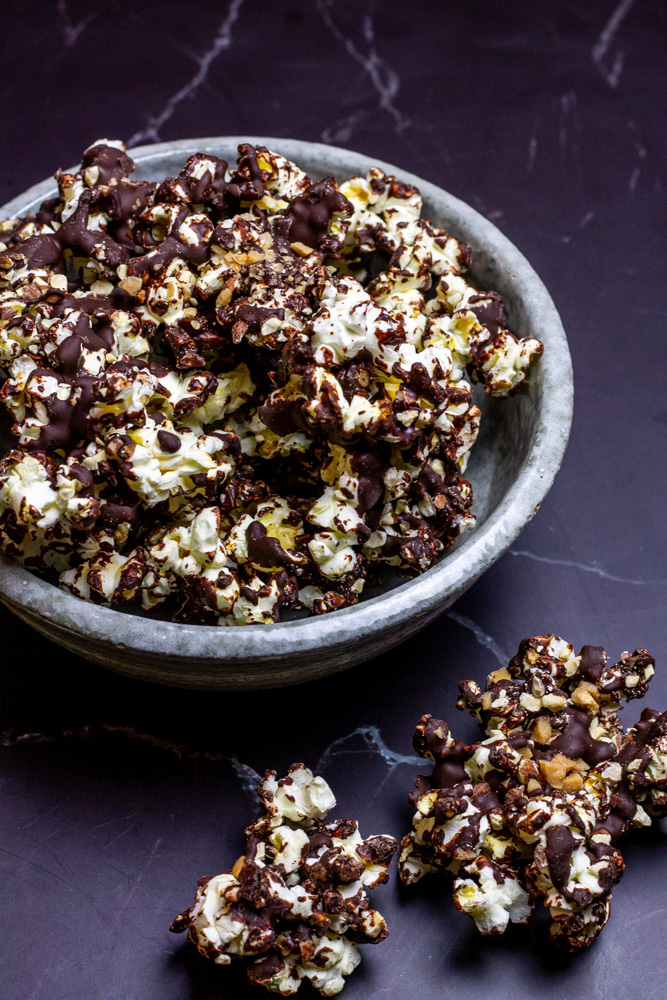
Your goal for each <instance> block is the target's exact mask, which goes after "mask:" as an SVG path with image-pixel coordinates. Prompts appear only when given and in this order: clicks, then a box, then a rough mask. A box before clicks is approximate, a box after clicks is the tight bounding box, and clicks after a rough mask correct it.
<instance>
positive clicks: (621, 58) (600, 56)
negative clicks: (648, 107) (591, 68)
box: [591, 0, 635, 89]
mask: <svg viewBox="0 0 667 1000" xmlns="http://www.w3.org/2000/svg"><path fill="white" fill-rule="evenodd" d="M634 2H635V0H621V2H620V3H619V4H618V6H617V7H615V8H614V11H613V12H612V15H611V17H610V18H609V20H608V21H607V23H606V24H605V26H604V28H603V29H602V31H601V32H600V35H599V36H598V39H597V41H596V42H595V45H594V46H593V49H592V52H591V55H592V57H593V62H594V63H595V65H596V66H597V68H598V69H599V70H600V72H601V73H602V76H603V77H604V79H605V80H606V81H607V83H608V84H609V86H610V87H611V88H612V89H614V88H615V87H617V86H618V81H619V80H620V78H621V73H622V72H623V65H624V63H625V52H624V51H623V49H618V50H617V52H616V55H615V56H614V58H613V61H612V63H611V66H610V65H609V64H608V61H607V60H606V58H605V56H606V55H607V52H608V51H609V47H610V46H611V43H612V42H613V40H614V38H615V36H616V33H617V31H618V29H619V28H620V26H621V24H622V22H623V21H624V19H625V18H626V17H627V14H628V12H629V10H630V8H631V7H632V6H633V4H634Z"/></svg>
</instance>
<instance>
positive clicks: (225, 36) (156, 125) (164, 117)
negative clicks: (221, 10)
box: [127, 0, 244, 148]
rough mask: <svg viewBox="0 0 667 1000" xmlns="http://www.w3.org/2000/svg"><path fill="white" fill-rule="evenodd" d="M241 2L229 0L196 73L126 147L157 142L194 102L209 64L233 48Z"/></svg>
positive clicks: (199, 60)
mask: <svg viewBox="0 0 667 1000" xmlns="http://www.w3.org/2000/svg"><path fill="white" fill-rule="evenodd" d="M243 4H244V0H231V2H230V4H229V6H228V7H227V13H226V14H225V17H224V19H223V20H222V22H221V23H220V27H219V28H218V31H217V33H216V35H215V38H214V39H213V42H212V43H211V45H210V47H209V48H208V49H207V50H206V52H204V54H203V55H201V56H198V57H197V71H196V73H195V74H194V75H193V76H192V77H191V79H189V80H188V81H187V83H184V84H183V86H182V87H181V88H180V89H179V90H177V91H176V93H175V94H172V95H171V97H169V99H168V100H167V101H166V102H165V104H164V105H163V107H162V109H161V110H160V111H158V112H157V114H155V115H153V116H152V117H151V118H149V119H148V123H147V125H146V126H145V127H144V128H143V129H139V131H138V132H135V133H134V135H133V136H131V137H130V138H129V139H128V140H127V145H128V147H130V148H131V147H132V146H139V145H140V144H141V143H143V142H159V141H160V138H161V135H160V130H161V129H162V127H163V125H165V124H166V122H168V121H169V119H170V118H171V116H172V115H173V113H174V111H175V110H176V108H177V107H178V105H179V104H181V102H182V101H184V100H185V99H186V98H193V97H194V96H195V94H196V93H197V91H198V90H199V88H200V87H201V85H202V83H203V82H204V80H205V79H206V77H207V76H208V73H209V70H210V68H211V65H212V63H213V62H214V61H215V60H216V59H217V57H218V56H219V55H220V53H221V52H224V51H225V50H226V49H228V48H229V47H230V45H231V44H232V28H233V26H234V23H235V22H236V20H237V18H238V16H239V12H240V10H241V7H242V6H243Z"/></svg>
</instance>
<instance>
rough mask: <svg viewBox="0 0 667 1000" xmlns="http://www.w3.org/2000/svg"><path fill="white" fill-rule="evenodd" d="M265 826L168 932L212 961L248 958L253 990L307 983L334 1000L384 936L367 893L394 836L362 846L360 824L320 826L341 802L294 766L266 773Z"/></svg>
mask: <svg viewBox="0 0 667 1000" xmlns="http://www.w3.org/2000/svg"><path fill="white" fill-rule="evenodd" d="M258 794H259V798H260V801H261V803H262V807H263V810H264V811H263V814H262V815H261V816H260V818H259V819H258V820H257V821H256V822H255V823H253V824H252V825H251V826H249V827H248V828H247V829H246V837H247V845H246V851H245V854H244V855H243V856H242V857H240V858H239V859H238V861H237V862H236V864H235V865H234V866H233V868H232V870H231V872H230V873H228V874H224V875H217V876H215V877H213V878H202V879H200V880H199V888H198V889H197V895H196V899H195V903H194V906H192V907H191V908H190V909H188V910H186V911H185V912H184V913H182V914H180V916H178V917H176V919H175V920H174V922H173V924H172V926H171V930H172V931H175V932H179V931H184V930H187V931H188V935H189V938H190V940H191V941H192V942H193V943H194V944H195V945H196V946H197V949H198V951H199V952H200V953H201V954H202V955H204V956H205V957H206V958H211V959H213V961H214V962H216V963H217V964H219V965H228V964H229V963H230V962H231V960H232V958H233V957H241V958H245V959H248V960H249V964H248V968H247V974H248V979H249V980H250V982H251V983H254V984H255V985H258V986H265V987H266V989H267V990H269V991H270V992H272V993H280V994H282V995H283V996H289V995H291V994H292V993H296V991H297V990H298V989H299V987H300V986H301V983H302V981H303V980H304V979H308V980H310V982H311V983H312V985H313V986H314V987H315V988H316V989H317V990H319V992H320V993H321V994H322V995H323V996H334V995H335V994H336V993H339V992H340V991H341V990H342V988H343V986H344V985H345V978H344V977H345V976H349V975H350V973H351V972H353V971H354V969H355V968H356V967H357V965H358V964H359V961H360V956H359V951H358V947H357V946H358V945H359V944H367V943H371V944H376V943H377V942H378V941H382V940H383V939H384V938H385V937H386V936H387V934H388V931H387V925H386V923H385V921H384V918H383V917H382V916H381V914H379V913H378V912H377V910H373V909H371V908H370V905H369V902H368V898H367V896H366V892H365V890H366V889H367V888H371V889H373V888H375V887H376V886H378V885H381V884H382V883H383V882H386V881H387V879H388V878H389V875H388V874H387V869H388V868H389V866H390V864H391V860H392V858H393V856H394V854H395V852H396V851H397V850H398V844H397V842H396V841H395V840H394V838H393V837H385V836H374V837H368V838H367V839H366V840H363V839H362V837H361V834H360V833H359V830H358V824H357V822H356V820H334V821H330V822H325V821H324V818H325V816H326V815H327V813H328V812H329V810H330V809H333V807H334V806H335V805H336V800H335V798H334V796H333V794H332V792H331V789H330V788H329V786H328V784H327V783H326V781H325V780H324V779H323V778H320V777H314V776H313V774H312V772H311V771H310V770H308V768H307V767H305V766H304V765H303V764H293V765H292V766H291V767H290V769H289V772H288V774H287V776H286V777H285V778H281V779H280V780H278V779H277V775H276V772H275V771H267V772H266V775H265V777H264V780H263V781H262V782H261V784H260V785H259V789H258Z"/></svg>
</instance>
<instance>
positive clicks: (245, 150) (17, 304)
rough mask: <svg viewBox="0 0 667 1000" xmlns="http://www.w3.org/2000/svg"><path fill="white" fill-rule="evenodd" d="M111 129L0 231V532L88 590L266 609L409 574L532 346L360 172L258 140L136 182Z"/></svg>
mask: <svg viewBox="0 0 667 1000" xmlns="http://www.w3.org/2000/svg"><path fill="white" fill-rule="evenodd" d="M133 171H134V164H133V162H132V160H131V158H130V157H129V156H128V154H127V153H126V152H125V150H124V148H123V146H122V144H121V143H118V142H108V141H106V140H100V141H99V142H96V143H94V144H93V145H92V146H91V147H90V148H89V149H87V150H86V151H85V153H84V157H83V162H82V164H81V167H80V169H79V170H78V171H76V172H75V173H72V174H66V173H63V172H62V171H58V173H57V174H56V180H57V182H58V195H57V196H56V197H55V198H52V199H50V200H49V201H47V202H45V203H44V204H43V205H42V206H41V208H40V209H39V211H37V212H36V213H35V214H34V215H29V216H26V217H24V218H20V219H10V220H8V221H7V222H4V223H0V366H2V369H1V370H2V371H4V373H5V375H6V378H5V380H4V384H3V385H2V389H1V390H0V399H1V401H2V403H3V404H4V406H5V408H6V410H7V412H8V414H9V416H10V418H11V421H12V424H13V427H12V431H13V434H14V436H15V438H16V443H15V447H14V448H13V449H12V450H10V451H9V452H8V453H7V454H6V455H5V457H4V459H3V460H2V462H1V463H0V547H1V548H2V551H3V552H4V553H5V554H7V555H9V556H11V557H12V558H13V559H16V560H17V561H19V562H21V563H23V565H25V566H26V567H27V568H28V569H30V570H32V571H34V572H37V573H40V574H43V575H45V576H46V577H47V578H49V579H51V580H52V581H53V582H57V583H59V585H60V586H61V587H63V588H66V589H67V590H69V591H71V592H72V593H73V594H76V595H77V596H79V597H81V598H84V599H86V600H91V601H95V602H99V603H105V604H109V603H110V604H113V605H119V606H126V605H130V604H134V605H137V606H139V607H140V608H142V609H143V610H144V611H145V612H152V611H156V613H158V614H160V615H161V616H163V617H167V618H170V619H172V620H174V621H183V622H202V623H209V624H220V625H236V624H241V625H242V624H250V623H270V622H274V621H278V620H280V617H281V614H282V612H283V610H284V609H285V610H286V609H288V608H291V609H294V610H296V611H299V610H303V609H308V610H310V611H312V612H315V613H324V612H327V611H331V610H335V609H337V608H341V607H345V606H347V605H350V604H354V603H355V602H356V601H357V600H358V599H359V595H360V594H361V592H362V591H363V589H364V587H365V586H366V585H367V583H369V582H370V583H373V582H376V581H377V580H379V579H380V575H381V573H382V571H383V569H386V567H392V568H393V569H394V570H395V571H398V572H402V573H419V572H422V571H424V570H426V569H428V567H429V566H431V565H432V564H433V562H434V561H435V560H436V559H437V558H438V556H439V555H440V553H441V552H442V551H443V550H444V549H445V548H446V547H447V546H449V545H451V544H452V543H453V542H454V540H455V539H456V537H457V536H458V534H459V533H460V532H461V531H462V530H464V529H466V528H469V527H471V526H472V524H473V523H474V516H473V514H472V513H471V506H472V502H473V494H472V488H471V486H470V484H469V483H468V482H467V480H466V479H465V478H464V473H465V469H466V464H467V461H468V457H469V453H470V449H471V447H472V446H473V444H474V442H475V439H476V437H477V433H478V429H479V420H480V411H479V409H478V407H477V406H476V405H475V403H474V400H473V393H472V387H471V383H470V382H469V381H468V380H467V379H468V377H469V378H470V379H471V380H472V381H474V382H479V383H481V384H482V385H483V386H484V387H485V389H486V391H487V392H488V393H490V394H491V395H494V396H499V397H504V396H507V395H509V394H511V393H513V392H515V391H516V390H517V389H518V388H519V387H520V385H521V384H522V383H523V381H524V380H525V377H526V373H527V371H528V368H529V366H530V364H531V362H532V361H533V360H534V359H535V358H536V357H537V356H538V355H539V354H540V353H541V351H542V345H541V344H540V343H539V342H538V341H536V340H533V339H530V338H525V339H522V340H518V339H517V338H516V337H515V336H514V335H513V334H511V333H510V332H509V331H508V330H507V329H506V328H505V321H504V316H503V304H502V300H501V298H500V296H499V295H498V294H497V293H496V292H483V291H478V290H476V289H475V288H473V287H472V286H471V285H469V284H468V283H467V282H466V280H465V278H464V277H463V275H464V272H465V271H466V269H467V268H468V266H469V264H470V248H469V247H467V246H465V245H464V244H462V243H461V242H459V241H458V240H457V239H455V238H454V237H452V236H450V235H448V234H447V233H446V232H444V230H442V229H439V228H437V227H436V226H433V225H432V224H431V223H430V222H428V221H427V220H426V219H423V218H421V210H422V199H421V196H420V194H419V192H418V191H417V189H416V188H413V187H410V186H409V185H405V184H402V183H400V182H399V181H397V180H396V178H394V177H388V176H386V175H385V174H384V173H383V172H382V171H381V170H379V169H377V168H373V169H372V170H370V171H369V174H368V176H367V177H366V178H361V177H355V178H353V179H352V180H349V181H347V182H346V183H344V184H343V185H342V186H341V187H340V188H339V187H338V185H337V183H336V180H335V178H333V177H327V178H324V179H321V180H315V181H313V180H311V179H310V178H309V177H308V176H307V175H306V174H305V173H304V172H303V171H302V170H301V169H300V168H299V167H298V166H296V165H295V164H294V163H290V162H289V161H288V160H286V159H284V157H282V156H280V155H279V154H277V153H274V152H271V151H270V150H267V149H265V148H264V147H254V146H250V145H247V144H245V145H241V146H240V147H239V157H238V162H237V164H236V165H235V166H231V167H230V166H229V165H228V164H227V163H226V162H225V161H224V160H221V159H219V158H218V157H215V156H210V155H205V154H203V153H196V154H195V155H194V156H191V157H190V158H189V160H188V161H187V163H186V164H185V166H184V167H183V169H182V171H181V172H180V173H179V174H178V176H177V177H168V178H166V179H165V180H163V181H162V182H161V183H159V184H157V183H152V182H146V181H138V182H136V181H133V180H132V179H131V174H132V172H133Z"/></svg>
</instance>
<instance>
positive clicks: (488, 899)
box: [399, 635, 667, 949]
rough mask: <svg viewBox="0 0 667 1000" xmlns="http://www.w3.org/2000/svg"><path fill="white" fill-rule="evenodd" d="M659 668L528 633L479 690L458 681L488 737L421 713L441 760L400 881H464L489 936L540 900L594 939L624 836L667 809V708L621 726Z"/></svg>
mask: <svg viewBox="0 0 667 1000" xmlns="http://www.w3.org/2000/svg"><path fill="white" fill-rule="evenodd" d="M653 673H654V661H653V659H652V657H651V656H649V654H648V653H647V652H646V650H645V649H636V650H635V651H634V653H632V654H628V653H623V654H621V659H620V660H619V662H618V663H615V664H613V665H610V664H609V663H608V660H607V655H606V654H605V652H604V650H603V649H602V648H601V647H599V646H584V647H583V649H582V650H581V652H580V653H579V654H577V655H576V656H575V655H574V651H573V649H572V646H570V645H569V644H568V643H566V642H564V641H563V640H562V639H559V638H558V637H557V636H554V635H547V636H536V637H534V638H531V639H525V640H524V641H523V642H522V643H521V645H520V647H519V652H518V653H517V655H516V656H515V657H514V658H513V659H512V660H511V661H510V664H509V668H507V669H505V668H502V669H500V670H495V671H494V672H493V673H491V674H490V675H489V677H488V679H487V683H486V688H485V689H484V690H483V691H482V690H481V689H480V688H479V686H478V685H477V684H476V683H475V682H474V681H464V682H463V683H462V684H461V685H460V689H461V692H462V694H461V698H460V700H459V703H458V707H459V708H468V709H469V710H470V712H471V713H472V714H473V715H474V716H475V718H477V719H478V720H479V722H480V725H481V726H482V728H483V730H484V734H485V739H483V740H482V741H481V742H479V743H473V744H471V745H466V744H464V743H462V742H460V741H458V740H455V739H453V738H452V736H451V735H450V733H449V730H448V727H447V725H446V724H445V723H444V722H442V721H440V720H439V719H433V718H431V716H430V715H425V716H423V717H422V719H421V720H420V722H419V724H418V726H417V731H416V733H415V736H414V740H413V743H414V746H415V749H416V750H417V752H418V753H419V754H420V755H421V756H422V757H426V758H429V759H430V760H432V761H433V762H434V763H435V768H434V770H433V774H432V775H431V777H430V778H429V777H424V776H418V777H417V778H416V779H415V787H416V791H414V792H412V793H411V795H410V801H411V803H412V804H413V805H414V807H415V809H416V812H415V815H414V819H413V829H412V831H411V832H410V833H409V834H407V836H406V837H405V838H404V839H403V844H402V853H401V857H400V862H399V870H400V875H401V878H402V880H403V882H404V883H406V884H408V885H409V884H411V883H413V882H417V881H418V880H419V879H420V878H421V877H422V876H423V875H425V874H427V873H429V872H446V873H448V874H449V875H451V876H453V877H454V901H455V903H456V905H457V907H458V908H459V909H460V910H462V911H463V912H464V913H467V914H469V915H470V916H472V918H473V919H474V921H475V924H476V925H477V929H478V930H479V931H480V932H481V933H482V934H492V935H493V934H502V933H503V932H504V931H505V930H506V929H507V927H508V925H509V923H510V922H512V923H518V924H523V923H526V922H527V921H528V919H529V917H530V916H531V914H532V913H533V910H534V906H535V900H537V899H542V900H543V901H544V905H545V906H546V907H547V909H548V911H549V914H550V916H551V918H552V920H553V922H552V924H551V928H550V934H551V937H552V939H553V940H554V941H555V942H557V943H563V944H565V945H566V946H568V947H569V948H570V949H577V948H582V947H584V946H586V945H589V944H591V942H592V941H593V940H594V939H595V937H596V936H597V935H598V934H599V932H600V931H601V930H602V928H603V927H604V925H605V923H606V922H607V919H608V917H609V905H610V900H611V894H612V889H613V887H614V886H615V884H616V883H617V882H618V880H619V879H620V877H621V875H622V873H623V868H624V864H623V858H622V857H621V854H620V852H619V850H618V849H617V848H616V847H615V846H614V844H615V841H616V840H617V839H618V838H619V837H620V836H621V835H622V834H623V833H625V832H626V831H627V830H628V829H629V828H631V827H646V826H650V824H651V822H652V819H653V818H655V817H660V816H664V815H667V712H665V713H663V714H662V715H659V714H658V713H657V712H655V711H653V710H652V709H650V708H646V709H644V711H643V712H642V714H641V718H640V720H639V721H638V722H637V723H636V724H635V725H634V726H632V727H631V728H630V729H628V731H627V732H624V731H623V728H622V726H621V723H620V720H619V717H618V712H619V708H620V703H621V701H622V700H623V699H624V698H626V699H631V698H639V697H642V696H643V695H644V694H645V693H646V691H647V688H648V683H649V681H650V679H651V677H652V676H653Z"/></svg>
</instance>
